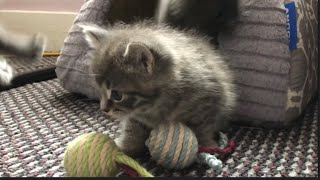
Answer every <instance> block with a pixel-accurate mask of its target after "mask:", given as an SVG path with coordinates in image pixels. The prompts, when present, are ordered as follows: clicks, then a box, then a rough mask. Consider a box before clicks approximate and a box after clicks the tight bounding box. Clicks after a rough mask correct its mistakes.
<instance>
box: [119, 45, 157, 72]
mask: <svg viewBox="0 0 320 180" xmlns="http://www.w3.org/2000/svg"><path fill="white" fill-rule="evenodd" d="M123 56H124V57H125V58H127V59H128V60H130V62H128V63H129V64H131V65H135V67H134V68H135V69H136V70H137V71H139V72H143V73H145V72H146V73H149V74H152V72H153V70H154V65H155V60H154V56H153V54H152V52H151V51H150V49H149V48H148V47H147V46H146V45H144V44H142V43H136V42H132V43H129V44H128V45H127V48H126V51H125V53H124V54H123Z"/></svg>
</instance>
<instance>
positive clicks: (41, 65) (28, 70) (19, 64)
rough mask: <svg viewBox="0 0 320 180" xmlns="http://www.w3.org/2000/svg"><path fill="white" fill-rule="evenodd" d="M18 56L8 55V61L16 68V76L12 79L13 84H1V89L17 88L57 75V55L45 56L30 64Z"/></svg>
mask: <svg viewBox="0 0 320 180" xmlns="http://www.w3.org/2000/svg"><path fill="white" fill-rule="evenodd" d="M16 58H17V57H7V59H8V63H9V64H10V65H11V66H12V68H13V69H14V71H15V72H14V73H15V74H14V78H13V79H12V82H11V85H9V86H0V91H4V90H8V89H11V88H16V87H19V86H22V85H25V84H28V83H32V82H39V81H44V80H49V79H53V78H55V77H56V74H55V71H54V70H55V63H56V61H57V56H45V57H43V58H42V59H41V60H40V61H38V62H35V63H32V64H28V63H25V62H24V61H23V59H21V58H20V59H19V61H16V60H15V59H16Z"/></svg>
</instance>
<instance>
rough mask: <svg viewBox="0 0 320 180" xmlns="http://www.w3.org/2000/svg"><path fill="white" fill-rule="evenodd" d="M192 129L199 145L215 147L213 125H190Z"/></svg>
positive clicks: (215, 139)
mask: <svg viewBox="0 0 320 180" xmlns="http://www.w3.org/2000/svg"><path fill="white" fill-rule="evenodd" d="M191 129H193V131H194V133H195V135H196V137H197V139H198V143H199V145H200V146H209V147H217V146H218V143H217V137H216V134H217V133H215V132H214V127H212V126H209V125H203V126H198V127H191Z"/></svg>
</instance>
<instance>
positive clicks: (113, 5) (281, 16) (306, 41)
mask: <svg viewBox="0 0 320 180" xmlns="http://www.w3.org/2000/svg"><path fill="white" fill-rule="evenodd" d="M126 2H127V3H129V2H130V3H132V4H126ZM147 2H151V1H146V0H140V2H139V3H137V1H134V2H133V1H126V0H117V1H112V0H94V1H93V0H91V1H90V0H88V1H85V3H84V5H83V6H82V8H81V10H80V12H79V14H78V16H77V18H76V19H75V22H74V25H73V26H72V27H71V29H70V32H69V35H68V37H67V38H66V39H65V44H64V48H63V49H62V52H61V55H60V57H59V58H58V61H57V64H56V65H57V68H56V74H57V77H58V78H59V79H60V81H61V84H62V86H63V87H64V88H65V89H66V90H68V91H70V92H74V93H80V94H84V95H86V96H88V97H89V98H92V99H98V95H97V91H96V90H95V89H94V86H93V84H92V82H93V81H92V77H91V76H90V74H89V72H88V64H89V61H90V59H89V58H88V56H87V51H88V47H87V44H86V42H85V41H84V39H83V35H82V33H81V32H80V29H79V27H78V26H77V24H78V23H80V22H93V23H95V24H98V25H102V24H103V25H106V24H109V23H110V20H111V21H112V20H114V19H112V18H114V17H115V15H116V16H117V17H118V18H119V19H125V20H128V19H129V17H133V15H137V16H141V17H146V16H149V15H150V14H148V13H145V11H141V9H142V10H143V9H144V10H150V8H153V7H154V6H153V5H152V4H151V5H150V4H148V3H147ZM285 2H286V0H240V6H241V7H240V20H239V22H238V25H237V26H236V29H235V31H234V32H233V34H231V35H230V34H228V35H224V34H222V35H221V36H220V37H219V41H220V45H221V49H222V51H223V52H224V53H225V54H226V55H227V56H229V58H230V61H229V63H230V66H231V67H232V68H233V69H234V71H235V72H236V83H237V85H238V87H239V96H240V102H239V106H238V109H237V111H236V114H237V115H238V117H239V118H240V119H241V120H242V122H249V123H250V124H255V125H264V126H265V125H268V124H276V125H281V124H286V123H288V122H290V121H291V120H293V119H296V118H297V117H298V116H299V115H300V114H301V113H302V111H303V110H304V108H305V107H306V105H307V104H308V102H309V101H310V99H311V97H312V96H313V94H314V92H315V91H316V87H317V69H318V68H317V67H318V62H317V59H316V58H317V57H318V55H317V54H318V47H317V41H318V37H317V32H318V29H317V20H316V18H315V17H317V2H318V0H309V1H304V0H296V1H295V3H296V9H297V20H298V22H297V24H298V43H297V46H298V48H297V49H296V50H293V51H290V49H289V46H288V44H289V41H288V33H287V17H286V9H285V8H284V3H285ZM139 7H140V8H139ZM112 10H114V11H112ZM131 11H133V12H132V13H130V12H131ZM124 12H125V13H124Z"/></svg>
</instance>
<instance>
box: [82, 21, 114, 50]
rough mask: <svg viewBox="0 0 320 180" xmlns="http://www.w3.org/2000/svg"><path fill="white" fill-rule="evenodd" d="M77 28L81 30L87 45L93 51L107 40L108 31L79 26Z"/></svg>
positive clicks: (94, 26) (83, 25) (94, 27)
mask: <svg viewBox="0 0 320 180" xmlns="http://www.w3.org/2000/svg"><path fill="white" fill-rule="evenodd" d="M79 27H81V28H82V32H83V34H84V37H85V39H86V41H87V43H88V45H89V46H90V47H91V48H93V49H98V48H99V47H100V46H101V44H102V43H103V42H104V41H106V39H107V36H108V31H107V30H105V29H103V28H101V27H99V26H96V25H85V24H80V25H79Z"/></svg>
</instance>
